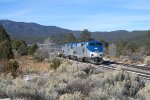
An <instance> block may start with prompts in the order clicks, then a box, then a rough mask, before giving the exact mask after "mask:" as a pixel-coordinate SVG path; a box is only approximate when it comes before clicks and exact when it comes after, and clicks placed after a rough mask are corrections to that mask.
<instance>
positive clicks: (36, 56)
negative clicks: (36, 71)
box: [33, 50, 49, 62]
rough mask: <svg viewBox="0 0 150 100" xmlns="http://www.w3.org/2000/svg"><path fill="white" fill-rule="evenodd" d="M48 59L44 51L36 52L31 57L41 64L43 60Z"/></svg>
mask: <svg viewBox="0 0 150 100" xmlns="http://www.w3.org/2000/svg"><path fill="white" fill-rule="evenodd" d="M46 58H49V54H48V52H46V51H39V50H38V51H37V52H35V53H34V55H33V60H36V61H37V62H42V61H44V59H46Z"/></svg>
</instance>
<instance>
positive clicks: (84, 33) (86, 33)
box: [80, 29, 93, 42]
mask: <svg viewBox="0 0 150 100" xmlns="http://www.w3.org/2000/svg"><path fill="white" fill-rule="evenodd" d="M91 40H93V38H92V36H91V34H90V32H89V31H88V30H87V29H84V30H83V31H82V33H81V39H80V41H82V42H85V41H91Z"/></svg>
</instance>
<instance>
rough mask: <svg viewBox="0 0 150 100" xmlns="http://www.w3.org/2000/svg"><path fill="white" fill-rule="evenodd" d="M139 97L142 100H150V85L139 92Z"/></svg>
mask: <svg viewBox="0 0 150 100" xmlns="http://www.w3.org/2000/svg"><path fill="white" fill-rule="evenodd" d="M138 96H139V98H140V99H141V100H149V98H150V85H149V84H147V85H146V86H145V87H144V88H143V89H141V90H140V91H139V92H138Z"/></svg>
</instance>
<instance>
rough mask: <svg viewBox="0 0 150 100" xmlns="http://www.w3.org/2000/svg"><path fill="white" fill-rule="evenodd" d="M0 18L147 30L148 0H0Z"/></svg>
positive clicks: (149, 19) (79, 27)
mask: <svg viewBox="0 0 150 100" xmlns="http://www.w3.org/2000/svg"><path fill="white" fill-rule="evenodd" d="M0 19H8V20H13V21H18V22H34V23H38V24H41V25H46V26H58V27H62V28H66V29H71V30H83V29H88V30H89V31H115V30H128V31H133V30H150V0H0Z"/></svg>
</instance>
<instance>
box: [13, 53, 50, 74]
mask: <svg viewBox="0 0 150 100" xmlns="http://www.w3.org/2000/svg"><path fill="white" fill-rule="evenodd" d="M15 60H17V61H18V63H19V67H20V69H21V70H22V71H23V72H24V71H27V70H28V71H35V72H42V73H45V72H48V71H49V69H50V62H46V61H43V62H37V61H35V60H33V59H32V56H20V57H16V58H15Z"/></svg>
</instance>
